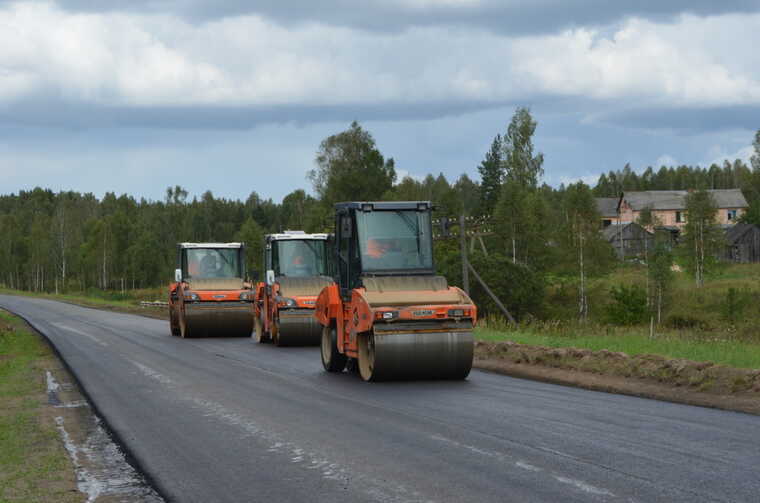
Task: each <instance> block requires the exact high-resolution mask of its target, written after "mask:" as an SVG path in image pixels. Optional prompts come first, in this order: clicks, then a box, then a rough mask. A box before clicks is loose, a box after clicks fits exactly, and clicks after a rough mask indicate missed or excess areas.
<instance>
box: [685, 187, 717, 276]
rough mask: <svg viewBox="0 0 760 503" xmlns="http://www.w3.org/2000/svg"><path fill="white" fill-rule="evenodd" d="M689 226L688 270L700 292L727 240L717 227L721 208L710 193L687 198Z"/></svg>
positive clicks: (686, 228) (702, 191)
mask: <svg viewBox="0 0 760 503" xmlns="http://www.w3.org/2000/svg"><path fill="white" fill-rule="evenodd" d="M685 203H686V225H685V226H684V229H683V231H684V232H683V234H684V235H683V242H682V244H681V251H682V254H683V256H684V258H685V263H686V268H687V270H688V271H689V272H691V273H692V274H693V275H694V281H695V283H696V285H697V287H698V288H701V287H702V286H703V285H704V283H705V274H706V273H708V272H710V270H711V269H712V268H714V267H715V265H716V264H717V254H718V252H719V251H720V247H721V246H722V245H723V244H724V242H725V240H724V237H723V232H722V231H721V229H720V227H719V226H718V225H717V224H716V215H717V213H718V207H717V205H716V204H715V201H714V200H713V198H712V196H711V195H710V193H709V192H707V191H706V190H698V191H694V192H691V193H689V194H688V195H687V196H686V200H685Z"/></svg>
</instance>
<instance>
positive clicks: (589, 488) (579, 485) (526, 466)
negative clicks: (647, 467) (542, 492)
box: [430, 435, 615, 496]
mask: <svg viewBox="0 0 760 503" xmlns="http://www.w3.org/2000/svg"><path fill="white" fill-rule="evenodd" d="M430 438H432V439H433V440H437V441H439V442H444V443H447V444H449V445H452V446H454V447H458V448H460V449H465V450H468V451H470V452H474V453H475V454H480V455H482V456H487V457H490V458H496V459H499V460H501V461H507V462H509V463H512V464H514V466H516V467H517V468H521V469H523V470H527V471H530V472H542V471H544V470H543V469H542V468H539V467H538V466H534V465H531V464H530V463H526V462H525V461H522V460H520V459H517V460H515V459H514V457H513V456H510V455H509V454H505V453H502V452H497V451H492V450H488V449H481V448H479V447H475V446H473V445H467V444H462V443H460V442H457V441H456V440H453V439H450V438H446V437H444V436H441V435H431V436H430ZM550 475H551V476H552V477H553V478H554V480H556V481H557V482H561V483H563V484H568V485H571V486H573V487H575V488H576V489H579V490H581V491H583V492H586V493H589V494H597V495H600V496H615V495H614V494H613V493H611V492H610V491H608V490H607V489H603V488H599V487H596V486H593V485H591V484H588V483H586V482H584V481H582V480H578V479H574V478H570V477H565V476H564V475H557V474H553V473H550Z"/></svg>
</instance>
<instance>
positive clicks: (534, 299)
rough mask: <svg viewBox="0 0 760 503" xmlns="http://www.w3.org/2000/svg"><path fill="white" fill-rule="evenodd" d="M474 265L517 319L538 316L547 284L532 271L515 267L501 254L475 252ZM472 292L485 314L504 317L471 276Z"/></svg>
mask: <svg viewBox="0 0 760 503" xmlns="http://www.w3.org/2000/svg"><path fill="white" fill-rule="evenodd" d="M470 262H471V263H472V266H473V267H474V268H475V270H476V271H478V274H480V276H481V278H483V280H484V281H485V282H486V284H487V285H488V287H489V288H490V289H491V291H493V292H494V294H496V296H497V297H499V299H500V300H501V302H502V303H503V304H504V305H505V306H506V308H507V309H508V310H509V312H510V313H511V314H512V316H514V317H515V319H516V320H518V321H519V320H521V319H525V318H526V317H528V316H529V315H532V316H539V315H540V314H541V311H542V306H543V302H544V282H543V280H542V279H541V277H540V276H539V275H538V274H536V273H535V271H533V270H532V269H531V268H529V267H527V266H524V265H521V264H514V263H512V261H511V260H510V259H508V258H507V257H505V256H504V255H501V254H499V253H489V254H488V256H485V255H483V254H482V253H473V254H472V255H471V256H470ZM470 293H471V296H472V300H473V301H474V302H475V304H477V306H478V310H479V311H480V312H482V314H483V315H486V314H491V315H494V314H495V315H501V310H500V309H499V307H498V306H497V305H496V303H495V302H494V301H493V300H492V299H491V297H490V296H489V295H488V293H486V291H485V289H484V288H483V287H482V286H481V285H480V283H478V280H477V279H475V276H474V275H473V274H470Z"/></svg>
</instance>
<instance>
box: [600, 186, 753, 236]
mask: <svg viewBox="0 0 760 503" xmlns="http://www.w3.org/2000/svg"><path fill="white" fill-rule="evenodd" d="M707 192H709V193H710V195H712V197H713V200H714V201H715V204H716V205H717V207H718V215H717V218H716V223H717V224H720V225H733V224H735V223H736V222H738V220H739V218H740V217H741V216H742V215H743V214H744V212H746V211H747V207H748V204H747V200H746V199H744V195H743V194H742V191H741V190H739V189H716V190H708V191H707ZM688 193H689V191H686V190H647V191H628V192H623V193H622V194H621V195H620V198H619V199H618V204H617V214H616V216H617V218H618V222H619V223H623V224H625V223H629V222H635V221H637V220H638V218H639V215H640V214H641V210H643V209H644V208H651V209H652V213H653V214H654V215H655V216H656V217H657V218H658V219H659V220H660V224H661V225H662V226H664V227H671V228H673V227H674V228H679V229H680V228H681V227H683V226H684V225H686V218H687V215H686V195H687V194H688ZM604 199H607V198H604ZM598 205H599V203H598V202H597V206H598ZM607 219H609V217H604V216H602V222H604V221H605V220H607Z"/></svg>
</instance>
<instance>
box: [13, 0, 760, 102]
mask: <svg viewBox="0 0 760 503" xmlns="http://www.w3.org/2000/svg"><path fill="white" fill-rule="evenodd" d="M473 3H477V2H476V1H475V0H439V1H434V0H409V1H405V2H403V4H404V5H406V6H407V7H409V6H411V7H412V8H424V7H425V6H439V5H440V6H444V7H452V8H453V7H456V6H458V5H471V4H473ZM611 33H612V34H611V35H609V36H605V37H603V36H601V35H600V34H599V32H596V31H594V30H591V29H587V28H579V29H576V30H571V31H566V32H563V33H560V34H556V35H551V36H539V37H519V38H509V37H506V36H500V35H498V34H495V33H493V32H489V31H485V30H482V29H477V28H472V27H470V28H452V27H448V26H438V27H413V28H409V29H406V30H404V31H400V32H397V33H378V32H369V31H364V30H361V29H356V28H342V27H336V26H328V25H323V24H319V23H306V24H295V25H291V26H283V25H280V24H277V23H275V22H273V21H270V20H268V19H266V18H263V17H259V16H254V15H248V16H233V17H227V18H222V19H220V20H217V21H211V22H205V23H199V24H191V23H189V22H187V21H184V20H183V19H181V18H180V17H177V16H172V15H168V14H131V13H87V14H80V13H70V12H67V11H64V10H61V9H59V8H58V7H56V6H55V4H51V3H24V2H22V3H11V4H6V6H5V7H4V8H0V103H8V102H13V101H16V100H19V99H21V98H25V97H34V96H37V95H53V96H56V97H60V98H62V99H64V100H70V101H75V102H86V103H94V104H108V105H127V106H137V107H142V106H153V105H169V106H172V105H218V106H236V105H241V104H245V105H274V106H276V105H283V104H289V105H352V104H377V105H382V104H391V103H435V102H469V101H478V102H482V101H486V102H489V101H490V102H526V101H530V100H533V99H540V98H541V97H543V96H577V97H584V98H585V97H592V98H596V99H601V100H625V101H624V102H623V103H622V104H621V106H625V107H631V106H633V107H635V106H640V105H645V104H648V105H652V104H661V105H664V106H674V105H681V106H704V105H731V104H754V105H757V104H760V52H758V51H755V50H754V49H753V48H754V47H756V46H758V45H760V14H754V15H724V16H714V17H705V18H698V17H694V16H683V17H681V18H679V19H678V20H677V21H676V22H674V23H671V24H663V23H655V22H651V21H645V20H640V19H630V20H628V21H625V22H624V23H623V24H622V25H621V26H620V27H619V28H617V29H615V30H612V31H611Z"/></svg>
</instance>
